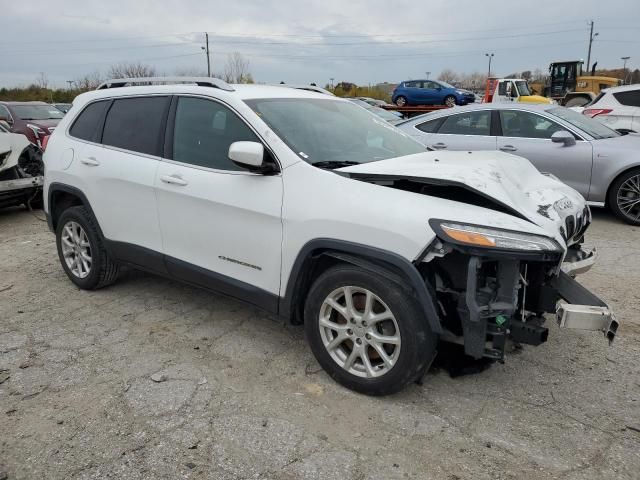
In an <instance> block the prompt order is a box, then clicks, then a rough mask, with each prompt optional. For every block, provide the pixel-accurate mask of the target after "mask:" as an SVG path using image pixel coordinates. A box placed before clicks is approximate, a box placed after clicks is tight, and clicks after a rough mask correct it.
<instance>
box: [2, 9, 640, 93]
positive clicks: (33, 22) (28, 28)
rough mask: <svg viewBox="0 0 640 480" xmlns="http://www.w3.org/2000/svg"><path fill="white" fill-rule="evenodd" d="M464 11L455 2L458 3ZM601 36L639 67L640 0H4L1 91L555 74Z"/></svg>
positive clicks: (606, 46)
mask: <svg viewBox="0 0 640 480" xmlns="http://www.w3.org/2000/svg"><path fill="white" fill-rule="evenodd" d="M454 5H455V6H454ZM591 19H593V20H594V21H595V31H596V32H598V33H599V36H598V37H596V40H595V42H594V45H593V52H592V61H593V60H597V61H598V65H599V66H600V67H604V68H616V67H621V66H622V60H620V57H623V56H627V55H628V56H631V57H632V58H631V60H630V61H629V64H628V66H630V67H632V68H636V66H638V65H640V51H639V50H638V47H640V2H639V1H638V0H609V1H607V2H603V1H602V0H581V1H580V2H577V1H566V0H554V1H549V0H537V1H534V2H521V1H495V0H485V1H479V0H475V1H467V0H465V1H456V2H453V1H451V0H448V1H444V0H442V1H441V0H429V1H423V2H419V1H418V2H417V1H415V0H413V1H404V0H403V1H397V0H369V1H364V0H323V1H313V2H306V1H295V0H235V1H229V0H220V1H218V0H136V1H133V0H132V1H125V0H109V1H104V0H100V1H94V0H82V1H79V0H65V1H59V2H52V1H51V0H48V1H44V0H29V1H18V2H16V1H15V0H0V32H2V37H1V38H0V87H2V86H18V85H26V84H28V83H31V82H33V81H34V80H35V78H36V77H37V76H38V75H39V72H44V73H45V74H46V76H47V78H48V79H49V82H50V84H53V85H55V86H58V87H66V83H65V81H66V80H73V79H76V78H78V77H81V76H82V75H85V74H88V73H91V72H94V71H101V72H106V71H107V70H108V68H109V66H110V65H111V64H113V63H117V62H129V61H141V62H144V63H147V64H149V65H153V66H155V67H156V69H157V70H158V71H159V72H161V73H166V74H172V73H175V72H176V71H177V70H187V69H189V70H196V69H202V70H204V71H206V57H205V55H204V53H203V52H202V51H201V49H200V47H201V45H203V42H204V33H203V32H205V31H207V32H209V35H210V48H211V52H212V70H213V71H214V72H216V71H222V69H223V64H224V61H225V58H226V55H227V53H229V52H234V51H237V52H240V53H242V54H243V55H245V56H246V58H247V59H248V60H249V62H250V71H251V73H252V74H253V77H254V78H255V80H256V81H258V82H268V83H270V82H279V81H281V80H283V81H286V82H287V83H309V82H317V83H318V84H321V85H324V84H326V83H329V81H330V80H329V79H330V78H334V79H335V82H338V81H342V80H345V81H351V82H355V83H358V84H364V85H366V84H368V83H371V84H374V83H377V82H382V81H389V82H397V81H400V80H403V79H408V78H421V77H424V76H425V72H427V71H429V72H431V74H432V76H437V75H438V73H439V72H440V71H441V70H442V69H444V68H452V69H454V70H456V71H459V72H469V73H470V72H473V71H481V72H486V70H487V58H486V57H485V53H487V52H493V53H495V57H494V58H493V64H492V71H493V72H494V73H497V74H503V75H506V74H509V73H512V72H514V71H522V70H529V69H531V70H534V69H535V68H536V67H538V68H542V69H544V70H546V68H547V66H548V64H549V62H550V61H552V60H568V59H579V58H583V59H584V60H585V61H586V57H587V47H588V38H589V27H588V22H589V20H591Z"/></svg>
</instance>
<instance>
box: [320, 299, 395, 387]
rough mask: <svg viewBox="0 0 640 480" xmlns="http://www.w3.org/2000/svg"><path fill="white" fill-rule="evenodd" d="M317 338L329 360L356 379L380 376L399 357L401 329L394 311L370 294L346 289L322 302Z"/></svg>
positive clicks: (390, 367) (387, 370)
mask: <svg viewBox="0 0 640 480" xmlns="http://www.w3.org/2000/svg"><path fill="white" fill-rule="evenodd" d="M318 325H319V328H320V337H321V339H322V343H323V344H324V347H325V348H326V349H327V352H328V353H329V355H330V356H331V358H332V359H333V360H334V361H335V362H336V363H337V364H338V365H339V366H340V367H341V368H343V369H344V370H346V371H347V372H349V373H350V374H352V375H355V376H358V377H365V378H371V377H380V376H382V375H385V374H386V373H388V372H389V370H391V369H392V368H393V366H394V365H395V364H396V362H397V360H398V357H399V355H400V347H401V343H402V342H401V338H400V329H399V328H398V323H397V321H396V318H395V316H394V315H393V312H392V311H391V309H389V307H388V306H387V305H386V304H385V303H384V302H383V301H382V299H380V297H378V296H377V295H376V294H374V293H373V292H371V291H369V290H367V289H364V288H360V287H356V286H345V287H341V288H338V289H336V290H334V291H333V292H331V293H330V294H329V295H328V296H327V297H326V298H325V300H324V302H323V303H322V307H321V309H320V316H319V323H318Z"/></svg>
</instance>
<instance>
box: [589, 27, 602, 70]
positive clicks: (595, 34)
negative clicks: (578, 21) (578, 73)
mask: <svg viewBox="0 0 640 480" xmlns="http://www.w3.org/2000/svg"><path fill="white" fill-rule="evenodd" d="M589 25H590V27H591V28H590V29H589V53H588V54H587V72H589V71H591V44H592V43H593V40H594V39H595V38H596V37H597V36H598V35H600V34H599V33H593V20H591V22H589Z"/></svg>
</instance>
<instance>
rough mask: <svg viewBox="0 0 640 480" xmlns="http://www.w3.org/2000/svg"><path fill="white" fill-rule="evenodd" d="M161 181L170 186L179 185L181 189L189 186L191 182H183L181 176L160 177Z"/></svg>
mask: <svg viewBox="0 0 640 480" xmlns="http://www.w3.org/2000/svg"><path fill="white" fill-rule="evenodd" d="M160 180H161V181H163V182H164V183H168V184H170V185H178V186H180V187H184V186H185V185H188V184H189V182H187V181H186V180H183V179H182V178H181V177H180V176H178V175H175V174H174V175H162V176H161V177H160Z"/></svg>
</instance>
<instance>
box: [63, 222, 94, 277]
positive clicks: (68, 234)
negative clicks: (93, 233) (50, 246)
mask: <svg viewBox="0 0 640 480" xmlns="http://www.w3.org/2000/svg"><path fill="white" fill-rule="evenodd" d="M61 242H62V256H63V257H64V261H65V263H66V264H67V268H68V269H69V270H70V271H71V273H72V274H73V275H75V276H76V277H78V278H85V277H87V275H89V273H91V264H92V259H91V243H90V242H89V237H87V233H86V232H85V231H84V229H83V228H82V227H81V226H80V224H79V223H77V222H73V221H69V222H67V223H65V225H64V227H63V228H62V237H61Z"/></svg>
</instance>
